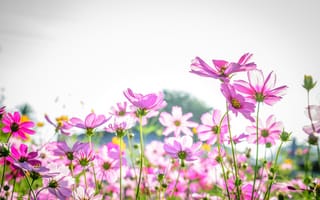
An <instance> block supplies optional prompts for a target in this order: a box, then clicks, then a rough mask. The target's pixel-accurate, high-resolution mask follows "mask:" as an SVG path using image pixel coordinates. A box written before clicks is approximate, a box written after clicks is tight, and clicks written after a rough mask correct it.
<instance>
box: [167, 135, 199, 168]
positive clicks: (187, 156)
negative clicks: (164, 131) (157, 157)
mask: <svg viewBox="0 0 320 200" xmlns="http://www.w3.org/2000/svg"><path fill="white" fill-rule="evenodd" d="M163 149H164V150H165V152H166V153H167V154H169V155H170V156H171V157H172V158H174V159H180V160H181V161H182V163H183V161H194V160H197V159H198V158H199V156H200V154H201V153H202V152H201V142H197V143H195V144H193V139H192V137H190V136H188V135H184V136H182V137H181V138H177V137H171V138H167V140H166V142H165V144H164V146H163Z"/></svg>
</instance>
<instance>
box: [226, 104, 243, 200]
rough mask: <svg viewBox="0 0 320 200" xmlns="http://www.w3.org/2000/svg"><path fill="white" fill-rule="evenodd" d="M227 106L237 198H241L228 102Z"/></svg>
mask: <svg viewBox="0 0 320 200" xmlns="http://www.w3.org/2000/svg"><path fill="white" fill-rule="evenodd" d="M226 107H227V121H228V132H229V137H230V144H231V151H232V160H233V164H234V165H233V166H234V173H235V185H236V188H237V197H236V199H237V200H240V196H241V190H240V185H239V183H238V182H239V181H240V180H239V175H238V163H237V160H236V156H235V149H234V144H233V140H232V134H231V125H230V117H229V108H228V104H227V103H226Z"/></svg>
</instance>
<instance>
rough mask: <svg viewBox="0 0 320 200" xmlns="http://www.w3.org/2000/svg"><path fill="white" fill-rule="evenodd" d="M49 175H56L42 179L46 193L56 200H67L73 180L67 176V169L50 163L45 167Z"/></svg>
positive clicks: (70, 193)
mask: <svg viewBox="0 0 320 200" xmlns="http://www.w3.org/2000/svg"><path fill="white" fill-rule="evenodd" d="M47 167H48V168H49V171H50V172H51V173H57V175H56V176H54V177H52V178H49V179H46V178H45V179H43V185H44V186H45V187H46V188H48V191H49V192H50V193H51V194H53V195H54V196H56V197H57V199H61V200H67V199H69V197H71V195H72V190H71V188H72V185H73V184H74V179H73V178H72V177H71V176H69V169H68V167H66V166H64V165H61V164H60V165H59V164H55V163H51V164H49V165H48V166H47Z"/></svg>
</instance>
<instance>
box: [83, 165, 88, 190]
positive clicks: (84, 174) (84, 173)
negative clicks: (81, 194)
mask: <svg viewBox="0 0 320 200" xmlns="http://www.w3.org/2000/svg"><path fill="white" fill-rule="evenodd" d="M82 171H83V178H84V184H85V186H86V188H88V183H87V175H86V169H85V168H83V170H82Z"/></svg>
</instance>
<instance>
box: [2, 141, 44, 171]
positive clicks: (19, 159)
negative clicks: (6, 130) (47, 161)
mask: <svg viewBox="0 0 320 200" xmlns="http://www.w3.org/2000/svg"><path fill="white" fill-rule="evenodd" d="M10 155H11V156H9V157H7V160H8V161H9V162H10V163H12V164H14V165H15V163H23V162H26V163H29V164H30V165H33V166H40V165H41V161H40V160H38V159H37V157H38V152H36V151H32V152H28V146H27V145H25V144H20V146H19V149H18V148H16V147H15V146H14V145H12V146H11V154H10Z"/></svg>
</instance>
